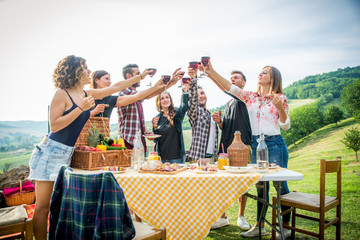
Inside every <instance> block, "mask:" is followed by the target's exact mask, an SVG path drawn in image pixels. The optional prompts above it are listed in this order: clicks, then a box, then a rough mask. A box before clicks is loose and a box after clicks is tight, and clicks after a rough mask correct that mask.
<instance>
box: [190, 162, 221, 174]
mask: <svg viewBox="0 0 360 240" xmlns="http://www.w3.org/2000/svg"><path fill="white" fill-rule="evenodd" d="M192 171H193V172H194V173H198V174H213V173H217V172H218V167H217V166H216V165H212V164H209V165H207V166H201V167H200V168H194V169H193V170H192Z"/></svg>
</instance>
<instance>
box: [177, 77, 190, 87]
mask: <svg viewBox="0 0 360 240" xmlns="http://www.w3.org/2000/svg"><path fill="white" fill-rule="evenodd" d="M190 81H191V78H189V77H183V78H182V79H181V85H180V86H179V88H180V87H181V88H182V89H185V88H186V86H185V85H186V84H188V83H189V82H190Z"/></svg>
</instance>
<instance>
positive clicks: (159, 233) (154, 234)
mask: <svg viewBox="0 0 360 240" xmlns="http://www.w3.org/2000/svg"><path fill="white" fill-rule="evenodd" d="M133 223H134V227H135V231H136V235H135V238H133V240H166V230H165V229H159V228H154V227H151V226H149V225H146V224H143V223H139V222H133Z"/></svg>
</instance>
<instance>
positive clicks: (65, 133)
mask: <svg viewBox="0 0 360 240" xmlns="http://www.w3.org/2000/svg"><path fill="white" fill-rule="evenodd" d="M90 73H91V71H90V70H89V69H88V68H87V65H86V61H85V59H83V58H81V57H76V56H73V55H71V56H67V57H66V58H64V59H63V60H61V61H60V62H59V63H58V65H57V68H56V69H55V70H54V73H53V82H54V84H55V87H56V88H57V89H58V90H57V91H56V92H55V95H54V97H53V99H52V102H51V105H50V115H49V125H50V130H51V131H50V133H49V135H48V136H47V137H45V138H44V140H43V141H42V142H41V143H40V144H39V145H37V146H36V147H35V149H34V151H33V154H32V156H31V159H30V163H29V164H30V176H29V179H31V180H35V196H36V203H35V212H34V217H33V221H34V234H35V238H36V239H46V238H47V219H48V214H49V205H50V199H51V194H52V191H53V185H54V181H55V180H56V178H57V175H58V172H59V170H60V167H61V166H62V165H69V163H70V160H71V156H72V153H73V151H74V145H75V142H76V140H77V138H78V136H79V134H80V132H81V130H82V128H83V127H84V125H85V123H86V121H87V120H88V118H89V117H90V109H91V108H92V107H94V100H95V99H101V98H104V97H106V96H109V95H111V94H113V93H115V92H119V91H121V90H123V89H125V88H127V87H130V86H131V85H133V84H135V83H137V82H139V81H140V80H142V79H144V78H145V76H146V75H148V73H149V71H148V70H145V71H144V72H143V73H142V74H140V75H138V76H134V77H132V78H130V79H127V80H125V81H120V82H118V83H116V84H114V85H112V86H109V87H106V88H103V89H90V90H86V91H84V90H83V88H84V86H85V85H86V84H90Z"/></svg>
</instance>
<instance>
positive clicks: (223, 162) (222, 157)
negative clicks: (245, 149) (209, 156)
mask: <svg viewBox="0 0 360 240" xmlns="http://www.w3.org/2000/svg"><path fill="white" fill-rule="evenodd" d="M223 166H229V156H228V154H227V153H220V154H219V157H218V168H219V169H220V170H225V168H224V167H223Z"/></svg>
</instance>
